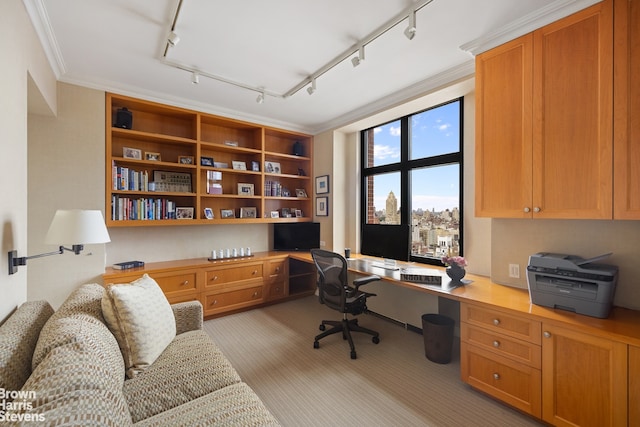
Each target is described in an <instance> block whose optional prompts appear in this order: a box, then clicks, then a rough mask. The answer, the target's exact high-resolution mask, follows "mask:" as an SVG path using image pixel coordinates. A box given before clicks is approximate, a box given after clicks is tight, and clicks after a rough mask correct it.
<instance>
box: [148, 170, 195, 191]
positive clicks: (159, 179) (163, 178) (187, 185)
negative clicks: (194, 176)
mask: <svg viewBox="0 0 640 427" xmlns="http://www.w3.org/2000/svg"><path fill="white" fill-rule="evenodd" d="M153 182H155V183H156V191H167V192H171V193H191V189H192V187H191V174H190V173H188V172H173V171H162V170H155V171H153Z"/></svg>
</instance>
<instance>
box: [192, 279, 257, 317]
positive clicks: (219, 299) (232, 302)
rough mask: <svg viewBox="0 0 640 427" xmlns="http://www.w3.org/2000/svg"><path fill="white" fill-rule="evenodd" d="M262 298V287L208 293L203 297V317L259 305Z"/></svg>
mask: <svg viewBox="0 0 640 427" xmlns="http://www.w3.org/2000/svg"><path fill="white" fill-rule="evenodd" d="M262 296H263V286H262V285H260V286H253V287H250V288H245V289H238V290H236V291H230V292H221V293H210V294H208V295H206V296H205V297H204V311H205V315H207V314H215V313H217V312H220V311H227V310H231V309H234V308H243V307H248V306H251V305H255V304H259V303H261V302H262V301H263V298H262Z"/></svg>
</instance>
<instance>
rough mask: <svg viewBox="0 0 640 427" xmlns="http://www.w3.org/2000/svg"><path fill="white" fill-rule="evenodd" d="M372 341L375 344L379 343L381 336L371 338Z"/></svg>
mask: <svg viewBox="0 0 640 427" xmlns="http://www.w3.org/2000/svg"><path fill="white" fill-rule="evenodd" d="M371 341H373V343H374V344H378V343H379V342H380V338H378V337H373V338H371Z"/></svg>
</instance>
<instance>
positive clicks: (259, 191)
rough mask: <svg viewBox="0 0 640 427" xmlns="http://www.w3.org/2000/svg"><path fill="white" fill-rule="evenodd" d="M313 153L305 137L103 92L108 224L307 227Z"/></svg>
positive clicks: (309, 138) (310, 215) (110, 225)
mask: <svg viewBox="0 0 640 427" xmlns="http://www.w3.org/2000/svg"><path fill="white" fill-rule="evenodd" d="M124 108H126V109H127V110H128V112H129V113H131V115H132V117H133V120H132V126H131V128H120V127H117V126H116V124H117V120H116V117H117V116H118V113H119V112H120V111H121V110H122V109H124ZM294 147H295V148H294ZM312 152H313V138H312V137H311V136H309V135H304V134H299V133H295V132H290V131H286V130H281V129H274V128H270V127H264V126H260V125H257V124H252V123H246V122H241V121H238V120H233V119H227V118H223V117H218V116H213V115H208V114H203V113H199V112H196V111H190V110H185V109H181V108H176V107H170V106H166V105H161V104H157V103H152V102H148V101H143V100H138V99H134V98H129V97H125V96H120V95H114V94H107V95H106V216H107V225H108V226H109V227H116V226H117V227H128V226H158V225H160V226H163V225H191V224H229V223H250V222H253V223H255V222H258V223H260V222H296V221H311V220H312V217H313V210H312V202H311V200H312V199H311V197H309V196H308V195H310V194H312V190H313V188H312V183H311V178H310V177H311V176H313V170H312V166H313V162H312V157H311V156H312V154H311V153H312ZM223 211H225V212H224V213H223ZM274 212H278V217H275V216H274V215H272V213H274ZM288 214H289V216H287V215H288Z"/></svg>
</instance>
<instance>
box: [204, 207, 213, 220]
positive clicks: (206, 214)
mask: <svg viewBox="0 0 640 427" xmlns="http://www.w3.org/2000/svg"><path fill="white" fill-rule="evenodd" d="M204 217H205V218H206V219H213V209H211V208H204Z"/></svg>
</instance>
